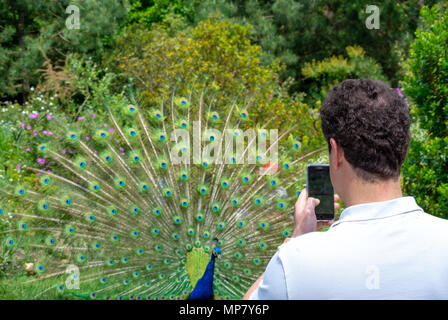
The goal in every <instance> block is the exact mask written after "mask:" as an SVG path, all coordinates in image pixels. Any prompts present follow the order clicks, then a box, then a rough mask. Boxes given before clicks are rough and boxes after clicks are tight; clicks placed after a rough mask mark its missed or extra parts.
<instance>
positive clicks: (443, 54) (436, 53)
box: [403, 6, 448, 217]
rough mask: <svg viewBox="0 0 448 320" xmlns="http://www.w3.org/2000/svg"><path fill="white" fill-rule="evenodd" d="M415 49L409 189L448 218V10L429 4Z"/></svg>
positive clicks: (409, 83)
mask: <svg viewBox="0 0 448 320" xmlns="http://www.w3.org/2000/svg"><path fill="white" fill-rule="evenodd" d="M421 15H422V17H423V19H424V24H423V26H422V29H421V30H418V31H417V34H416V36H417V37H416V41H415V43H413V44H412V46H411V49H410V60H409V62H408V66H409V74H408V75H407V77H406V78H405V81H404V83H403V89H404V92H405V93H406V94H407V95H408V96H409V97H410V98H411V99H412V108H411V114H412V116H413V119H414V121H415V122H416V125H417V126H416V129H415V130H414V138H413V141H412V142H411V148H410V151H409V155H408V158H407V161H406V164H405V166H404V170H403V177H404V188H405V191H406V192H407V193H409V194H411V195H414V196H415V197H416V198H417V202H418V203H421V205H422V206H423V207H424V208H425V209H426V210H427V211H428V212H430V213H432V214H434V215H438V216H442V217H448V137H447V134H448V131H447V128H448V87H447V83H448V51H447V49H446V45H447V43H448V11H446V10H445V11H444V10H443V9H439V8H438V7H437V6H434V7H432V9H430V8H428V7H425V8H423V9H422V12H421Z"/></svg>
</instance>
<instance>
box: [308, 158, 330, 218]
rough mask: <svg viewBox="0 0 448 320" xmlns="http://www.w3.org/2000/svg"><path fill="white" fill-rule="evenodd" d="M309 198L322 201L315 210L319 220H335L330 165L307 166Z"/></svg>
mask: <svg viewBox="0 0 448 320" xmlns="http://www.w3.org/2000/svg"><path fill="white" fill-rule="evenodd" d="M307 188H308V196H310V197H313V198H317V199H319V200H320V203H319V205H318V206H317V207H316V209H315V213H316V218H317V220H332V219H334V191H333V185H332V184H331V180H330V167H329V166H328V165H309V166H307Z"/></svg>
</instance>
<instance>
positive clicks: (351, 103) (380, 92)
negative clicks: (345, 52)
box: [320, 79, 411, 182]
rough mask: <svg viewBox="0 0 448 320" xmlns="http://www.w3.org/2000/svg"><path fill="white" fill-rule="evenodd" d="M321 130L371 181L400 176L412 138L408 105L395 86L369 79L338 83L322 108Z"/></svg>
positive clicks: (357, 170)
mask: <svg viewBox="0 0 448 320" xmlns="http://www.w3.org/2000/svg"><path fill="white" fill-rule="evenodd" d="M320 116H321V119H322V131H323V133H324V136H325V139H326V140H327V143H328V147H329V150H330V152H331V146H330V138H334V139H335V140H336V142H337V143H338V145H340V146H342V149H343V150H344V156H345V159H347V161H348V162H349V163H350V164H351V165H352V166H353V167H354V169H355V171H356V173H357V175H358V176H359V177H361V178H362V179H363V180H366V181H368V182H375V181H378V180H387V179H390V178H398V177H399V176H400V169H401V166H402V164H403V162H404V160H405V158H406V154H407V151H408V147H409V141H410V139H411V133H410V130H409V127H410V125H411V119H410V117H409V108H408V106H407V104H406V103H405V101H404V100H403V99H402V98H401V97H400V96H399V95H398V92H397V91H396V90H395V89H392V88H390V87H389V86H388V85H386V84H385V83H383V82H381V81H377V80H370V79H358V80H351V79H350V80H345V81H344V82H342V83H340V84H339V85H337V86H335V87H334V88H333V90H332V91H331V92H330V93H329V95H328V97H327V98H326V99H325V101H324V103H323V104H322V108H321V109H320Z"/></svg>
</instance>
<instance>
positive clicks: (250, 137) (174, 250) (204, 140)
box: [0, 92, 313, 299]
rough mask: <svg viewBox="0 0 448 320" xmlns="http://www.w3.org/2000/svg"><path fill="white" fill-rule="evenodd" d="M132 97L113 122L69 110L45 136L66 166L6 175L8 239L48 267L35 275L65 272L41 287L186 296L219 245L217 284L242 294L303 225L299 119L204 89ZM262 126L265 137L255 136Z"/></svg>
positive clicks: (4, 236) (3, 213)
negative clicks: (13, 178) (289, 121)
mask: <svg viewBox="0 0 448 320" xmlns="http://www.w3.org/2000/svg"><path fill="white" fill-rule="evenodd" d="M129 99H130V100H129V101H124V100H123V99H122V100H116V99H115V100H114V99H111V100H108V101H106V103H105V110H106V116H105V117H104V119H105V121H104V120H100V119H99V118H100V117H98V116H94V115H93V114H86V115H85V116H83V117H82V119H83V120H81V121H75V122H73V123H69V122H68V121H67V120H66V119H59V120H58V121H56V122H55V128H54V131H55V132H57V133H58V134H55V135H53V136H52V138H51V139H49V140H38V141H36V147H35V148H36V150H37V151H38V152H39V154H40V155H41V157H42V158H44V159H46V162H47V163H48V162H52V167H51V170H47V169H46V168H45V166H43V165H42V166H36V167H29V168H27V169H28V170H31V171H33V172H34V173H35V174H36V180H35V181H33V182H32V183H30V182H29V181H25V182H23V183H22V184H20V185H16V186H13V185H5V186H3V188H2V191H3V192H2V193H1V197H2V198H1V199H2V200H1V202H0V203H1V205H0V219H2V221H3V222H5V225H8V226H10V228H9V229H7V230H4V231H0V239H1V241H2V246H3V247H5V248H6V249H7V250H14V249H17V248H23V249H25V250H26V253H27V255H28V257H29V258H30V259H32V260H33V263H34V269H35V272H36V274H37V275H36V276H35V277H33V278H31V280H29V281H28V282H29V283H33V282H36V281H44V280H45V281H47V280H51V285H49V288H48V290H47V291H43V292H40V293H39V294H38V295H37V296H45V293H46V292H48V291H49V290H56V291H57V292H60V293H61V294H64V293H66V292H71V293H74V294H76V295H80V296H83V295H84V296H85V297H89V298H92V299H93V298H101V299H110V298H118V299H184V298H186V297H188V295H189V293H190V292H191V291H192V290H193V288H194V287H195V286H196V283H197V282H198V280H199V279H200V278H201V276H202V274H203V273H204V270H205V267H206V266H207V263H208V261H209V260H210V258H211V256H212V254H213V250H214V249H213V248H214V247H218V248H219V250H220V252H221V253H222V254H221V256H222V258H221V259H218V260H216V265H215V268H214V278H213V283H214V285H213V288H214V289H213V290H214V292H213V294H214V296H215V297H216V298H221V299H231V298H241V297H242V295H243V294H244V292H245V291H246V290H247V288H248V287H249V286H250V285H251V284H252V283H253V281H254V280H255V279H256V278H257V277H258V276H259V275H260V273H261V272H262V271H263V270H264V268H265V267H266V264H267V262H268V261H269V259H270V258H271V257H272V255H273V254H274V253H275V251H276V248H277V246H278V245H280V244H281V243H282V242H283V240H284V239H285V238H286V237H289V236H290V235H291V231H292V224H293V220H292V216H291V210H289V209H290V208H291V206H292V205H293V203H294V201H295V198H296V197H297V191H298V190H299V189H300V188H301V186H302V184H303V183H304V179H303V172H304V171H303V169H304V166H305V165H306V159H307V157H309V156H310V155H311V154H313V152H311V153H308V154H306V153H305V151H304V149H303V148H302V145H301V143H300V140H298V139H294V138H293V137H292V135H289V131H287V130H283V131H282V130H279V132H278V133H277V134H276V133H275V132H274V133H273V132H271V131H270V130H269V129H268V128H267V127H265V126H262V125H260V124H258V125H256V126H254V124H253V123H252V122H251V116H250V108H251V106H250V105H249V104H240V105H238V104H236V103H235V104H230V105H225V106H223V105H219V104H218V103H216V101H214V99H213V98H209V99H207V95H206V94H204V93H203V92H202V93H201V94H197V95H194V94H190V95H186V97H182V96H179V97H178V96H176V95H175V94H173V95H170V96H167V97H164V98H161V100H160V101H159V103H158V105H154V106H153V107H150V108H146V107H143V106H141V104H139V103H138V102H136V101H135V98H132V96H131V97H130V98H129ZM251 128H255V129H252V132H249V131H247V130H250V129H251ZM248 132H249V133H248ZM288 135H289V136H288ZM228 137H232V139H235V140H236V139H238V138H241V137H242V138H243V140H242V141H243V145H242V146H238V145H232V144H231V143H230V142H229V141H228V140H227V138H228ZM272 137H274V140H272V139H271V141H269V138H272ZM47 138H48V137H47ZM262 138H263V139H267V141H268V142H270V144H268V145H267V147H266V148H265V149H263V148H251V147H250V146H251V145H257V142H258V141H261V140H260V139H262ZM283 141H284V142H283ZM198 144H199V145H200V146H199V147H198ZM274 145H277V146H276V148H278V154H277V156H278V158H277V160H274V161H271V160H270V159H272V157H271V155H270V151H271V150H274V149H275V148H274V147H273V146H274ZM238 147H240V150H238ZM238 152H239V153H238ZM241 157H243V160H242V159H241ZM250 159H252V161H249V160H250ZM8 204H10V205H9V206H10V207H11V208H12V207H14V210H13V209H8ZM11 204H15V205H11ZM214 237H217V238H218V239H219V240H217V241H216V243H214V240H213V239H214ZM67 270H69V271H70V272H68V271H67ZM76 284H78V286H76Z"/></svg>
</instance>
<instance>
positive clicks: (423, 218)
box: [244, 79, 448, 299]
mask: <svg viewBox="0 0 448 320" xmlns="http://www.w3.org/2000/svg"><path fill="white" fill-rule="evenodd" d="M320 115H321V118H322V131H323V134H324V136H325V138H326V140H327V143H328V148H329V159H330V177H331V181H332V184H333V187H334V189H335V192H336V193H338V194H339V195H340V198H341V199H342V201H343V202H344V203H345V204H346V206H347V208H346V209H345V210H344V211H343V212H342V214H341V216H340V218H339V220H338V221H336V222H334V223H332V221H331V222H329V224H331V223H332V224H331V227H330V229H329V230H328V231H327V232H316V231H317V228H318V222H317V221H316V217H315V213H314V208H315V207H316V206H317V205H319V200H318V199H314V198H311V197H308V196H307V192H306V189H305V190H303V192H302V193H301V194H300V196H299V199H298V200H297V202H296V205H295V226H294V232H293V235H292V238H291V239H290V240H289V241H288V242H287V243H284V244H282V245H281V246H280V247H279V248H278V251H277V253H276V254H275V255H274V257H273V258H272V259H271V261H270V262H269V264H268V266H267V268H266V271H265V273H264V275H263V276H261V277H260V279H258V280H257V282H255V283H254V285H253V286H252V288H250V289H249V291H248V292H247V294H246V295H245V297H244V298H245V299H248V298H252V299H448V220H444V219H440V218H437V217H434V216H431V215H429V214H427V213H425V212H424V211H423V210H422V209H421V208H420V207H419V206H418V205H417V204H416V203H415V200H414V198H413V197H403V195H402V192H401V188H400V168H401V166H402V164H403V162H404V160H405V157H406V154H407V150H408V146H409V141H410V130H409V127H410V122H411V121H410V118H409V111H408V107H407V105H406V103H405V102H404V101H403V100H402V99H401V98H400V96H399V95H398V93H397V92H396V91H395V90H393V89H391V88H389V87H388V86H387V85H386V84H384V83H382V82H380V81H374V80H368V79H360V80H346V81H344V82H343V83H341V84H339V85H337V86H336V87H334V89H333V90H332V92H331V93H330V94H329V96H328V97H327V99H326V100H325V102H324V104H323V105H322V108H321V110H320ZM319 223H320V222H319Z"/></svg>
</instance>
